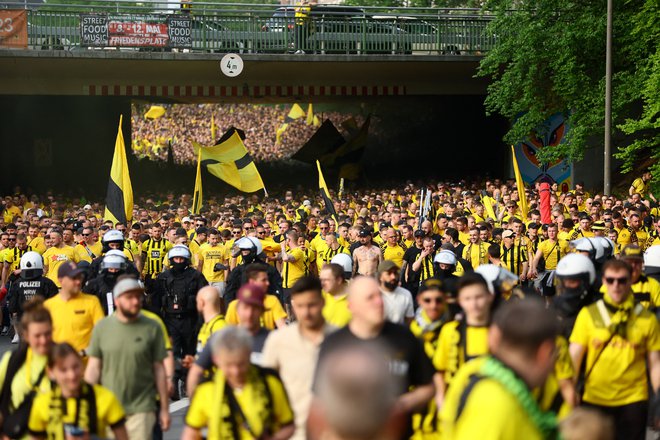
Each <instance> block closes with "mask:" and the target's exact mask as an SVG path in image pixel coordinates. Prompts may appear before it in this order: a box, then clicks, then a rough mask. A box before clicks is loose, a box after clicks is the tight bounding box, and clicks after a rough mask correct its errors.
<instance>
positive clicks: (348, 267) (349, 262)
mask: <svg viewBox="0 0 660 440" xmlns="http://www.w3.org/2000/svg"><path fill="white" fill-rule="evenodd" d="M330 263H331V264H338V265H340V266H341V267H343V268H344V274H349V275H350V274H352V273H353V259H352V258H351V256H350V255H348V254H344V253H343V252H342V253H339V254H337V255H335V256H334V257H332V259H331V260H330ZM348 278H350V276H349V277H348Z"/></svg>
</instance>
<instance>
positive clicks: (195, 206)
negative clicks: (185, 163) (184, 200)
mask: <svg viewBox="0 0 660 440" xmlns="http://www.w3.org/2000/svg"><path fill="white" fill-rule="evenodd" d="M201 165H202V150H201V148H200V150H199V152H198V153H197V177H195V192H194V193H193V202H192V213H193V214H199V211H200V209H202V166H201Z"/></svg>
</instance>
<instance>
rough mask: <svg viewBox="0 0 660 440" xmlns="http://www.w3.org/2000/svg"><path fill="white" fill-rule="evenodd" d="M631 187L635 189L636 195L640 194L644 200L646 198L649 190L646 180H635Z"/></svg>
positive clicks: (639, 178)
mask: <svg viewBox="0 0 660 440" xmlns="http://www.w3.org/2000/svg"><path fill="white" fill-rule="evenodd" d="M631 186H632V188H633V193H634V194H639V195H640V196H641V197H642V198H644V196H645V195H646V191H647V190H648V185H647V184H646V183H644V180H643V179H642V178H641V177H638V178H637V179H635V180H633V182H632V185H631Z"/></svg>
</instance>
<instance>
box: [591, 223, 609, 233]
mask: <svg viewBox="0 0 660 440" xmlns="http://www.w3.org/2000/svg"><path fill="white" fill-rule="evenodd" d="M591 229H593V230H594V231H604V230H605V229H607V228H606V227H605V222H594V224H593V225H591Z"/></svg>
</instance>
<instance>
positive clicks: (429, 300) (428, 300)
mask: <svg viewBox="0 0 660 440" xmlns="http://www.w3.org/2000/svg"><path fill="white" fill-rule="evenodd" d="M422 302H423V303H424V304H431V303H434V304H442V303H443V302H444V301H443V299H442V298H424V299H423V300H422Z"/></svg>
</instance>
